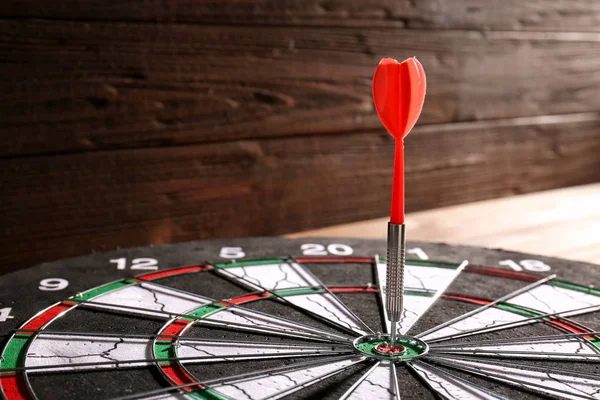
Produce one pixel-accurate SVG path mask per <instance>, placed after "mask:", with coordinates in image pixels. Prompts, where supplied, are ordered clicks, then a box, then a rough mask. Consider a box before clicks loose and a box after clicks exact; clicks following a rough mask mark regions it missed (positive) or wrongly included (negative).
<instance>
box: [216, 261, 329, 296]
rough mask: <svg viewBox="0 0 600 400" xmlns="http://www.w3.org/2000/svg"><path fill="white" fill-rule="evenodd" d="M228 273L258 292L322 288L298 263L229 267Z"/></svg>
mask: <svg viewBox="0 0 600 400" xmlns="http://www.w3.org/2000/svg"><path fill="white" fill-rule="evenodd" d="M226 271H227V272H229V273H230V274H232V275H235V276H236V277H237V278H239V279H243V280H244V282H245V284H246V285H247V286H250V287H252V288H253V289H256V290H263V289H267V290H279V289H290V288H299V287H316V286H322V285H321V283H320V282H319V281H317V280H316V279H314V278H313V276H312V275H310V274H308V273H307V272H306V271H305V270H304V268H302V267H301V266H300V265H298V264H297V263H291V264H290V263H281V264H264V265H247V266H241V267H228V268H227V269H226Z"/></svg>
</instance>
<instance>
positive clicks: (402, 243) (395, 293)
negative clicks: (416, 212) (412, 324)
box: [386, 222, 406, 321]
mask: <svg viewBox="0 0 600 400" xmlns="http://www.w3.org/2000/svg"><path fill="white" fill-rule="evenodd" d="M387 248H388V250H387V276H386V304H387V312H388V317H389V318H390V319H392V320H394V321H400V318H401V317H402V308H403V305H402V296H401V295H402V291H403V290H404V268H403V266H404V262H405V257H406V235H405V225H404V224H393V223H391V222H390V223H388V243H387Z"/></svg>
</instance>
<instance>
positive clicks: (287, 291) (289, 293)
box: [274, 287, 326, 297]
mask: <svg viewBox="0 0 600 400" xmlns="http://www.w3.org/2000/svg"><path fill="white" fill-rule="evenodd" d="M325 292H326V290H325V289H324V288H318V287H312V288H293V289H282V290H278V291H276V292H274V294H275V295H276V296H281V297H285V296H296V295H299V294H314V293H325Z"/></svg>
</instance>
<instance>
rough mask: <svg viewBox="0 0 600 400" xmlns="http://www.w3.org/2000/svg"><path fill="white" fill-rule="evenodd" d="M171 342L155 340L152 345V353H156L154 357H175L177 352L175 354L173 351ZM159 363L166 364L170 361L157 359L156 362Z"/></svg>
mask: <svg viewBox="0 0 600 400" xmlns="http://www.w3.org/2000/svg"><path fill="white" fill-rule="evenodd" d="M173 343H174V342H171V341H168V342H166V341H157V342H156V344H155V345H154V353H155V355H156V358H174V357H177V354H175V351H174V349H173V346H172V345H173ZM158 363H159V364H161V365H168V364H170V363H171V361H159V362H158Z"/></svg>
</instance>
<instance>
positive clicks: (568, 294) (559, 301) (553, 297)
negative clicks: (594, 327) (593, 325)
mask: <svg viewBox="0 0 600 400" xmlns="http://www.w3.org/2000/svg"><path fill="white" fill-rule="evenodd" d="M509 303H510V304H516V305H520V306H523V307H527V308H531V309H534V310H537V311H539V312H541V313H543V314H550V313H556V312H563V311H569V310H576V309H579V308H584V307H589V306H599V308H600V296H595V295H593V294H588V293H584V292H579V291H576V290H570V289H565V288H561V287H557V286H552V285H541V286H538V287H536V288H534V289H532V290H529V291H527V292H525V293H522V294H520V295H518V296H516V297H514V298H512V299H510V301H509ZM588 312H589V310H588ZM579 313H580V312H579ZM577 314H578V312H574V313H573V314H571V313H565V314H561V316H563V317H568V316H569V315H577Z"/></svg>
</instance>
